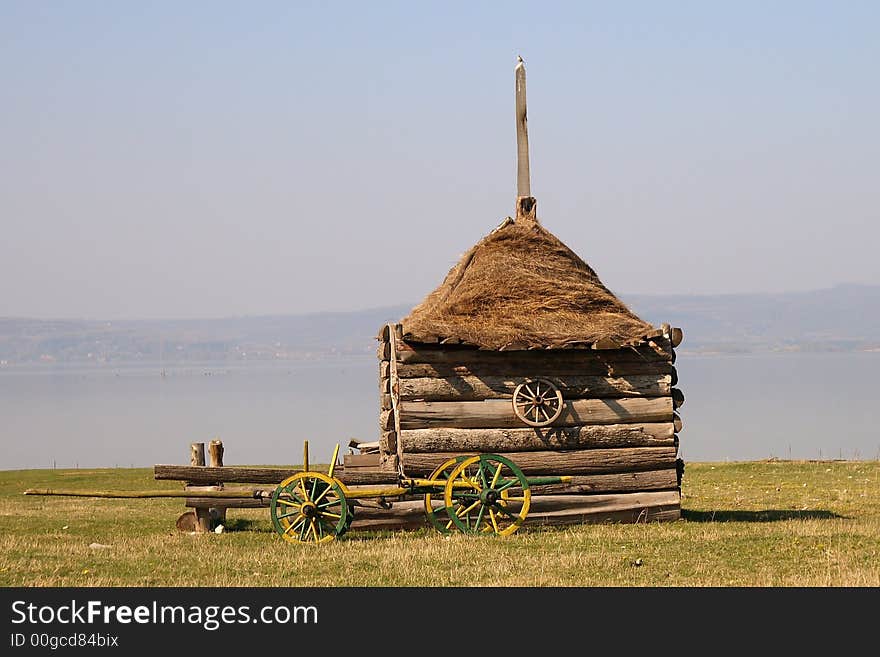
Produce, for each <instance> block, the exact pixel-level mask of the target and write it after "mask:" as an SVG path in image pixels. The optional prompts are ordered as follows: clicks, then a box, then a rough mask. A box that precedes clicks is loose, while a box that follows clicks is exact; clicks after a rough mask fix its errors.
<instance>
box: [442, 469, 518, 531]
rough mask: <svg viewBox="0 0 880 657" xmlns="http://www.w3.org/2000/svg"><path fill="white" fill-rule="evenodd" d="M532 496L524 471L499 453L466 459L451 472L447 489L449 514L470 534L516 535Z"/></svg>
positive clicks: (446, 501)
mask: <svg viewBox="0 0 880 657" xmlns="http://www.w3.org/2000/svg"><path fill="white" fill-rule="evenodd" d="M531 499H532V491H531V490H530V489H529V482H528V480H527V479H526V477H525V475H524V474H523V472H522V470H520V469H519V467H517V466H516V464H514V463H513V462H512V461H511V460H510V459H507V458H504V457H503V456H498V455H497V454H479V455H477V456H472V457H470V458H467V459H465V460H464V461H462V462H461V463H459V464H458V465H457V466H456V467H455V469H454V470H453V471H452V472H451V473H450V474H449V479H447V481H446V487H445V489H444V501H445V503H446V508H447V509H451V511H450V512H449V517H450V519H451V520H452V522H453V523H454V525H455V526H456V527H457V528H458V529H459V530H461V531H462V532H464V533H466V534H496V535H498V536H508V535H510V534H512V533H513V532H515V531H516V530H517V529H519V528H520V527H521V526H522V524H523V522H524V521H525V519H526V516H527V515H528V513H529V506H530V504H531Z"/></svg>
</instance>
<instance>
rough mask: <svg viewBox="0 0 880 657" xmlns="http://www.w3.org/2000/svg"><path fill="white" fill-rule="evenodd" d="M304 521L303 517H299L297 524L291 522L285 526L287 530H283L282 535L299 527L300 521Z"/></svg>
mask: <svg viewBox="0 0 880 657" xmlns="http://www.w3.org/2000/svg"><path fill="white" fill-rule="evenodd" d="M305 519H306V517H305V516H301V517H300V519H299V520H298V521H297V522H291V523H290V524H289V525H288V526H287V529H285V530H284V533H285V534H287V533H289V532H290V531H291V530H293V529H296V528H297V527H298V526H299V525H300V523H302V521H303V520H305Z"/></svg>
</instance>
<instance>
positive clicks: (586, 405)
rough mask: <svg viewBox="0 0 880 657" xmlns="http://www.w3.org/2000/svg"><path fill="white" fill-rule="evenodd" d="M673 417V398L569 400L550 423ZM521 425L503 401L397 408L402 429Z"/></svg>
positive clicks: (566, 424)
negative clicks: (557, 416)
mask: <svg viewBox="0 0 880 657" xmlns="http://www.w3.org/2000/svg"><path fill="white" fill-rule="evenodd" d="M383 413H384V411H383ZM380 416H381V413H380ZM672 418H673V409H672V397H646V398H640V397H632V398H623V399H571V400H566V401H564V408H563V411H562V414H561V415H560V416H559V418H558V419H556V420H555V421H554V422H553V426H556V427H571V426H580V425H584V424H628V423H636V422H638V423H647V422H670V421H671V420H672ZM380 419H381V417H380ZM387 423H388V420H387V419H385V424H386V425H387ZM523 426H525V423H524V422H523V421H522V420H520V419H519V418H518V417H517V416H516V415H515V414H514V412H513V404H512V402H510V401H508V400H503V399H489V400H486V401H473V402H470V401H465V402H415V401H411V402H402V403H401V405H400V428H401V429H429V428H436V427H459V428H467V429H477V428H490V429H498V428H511V429H516V428H521V427H523ZM383 428H386V429H390V428H391V427H388V426H383Z"/></svg>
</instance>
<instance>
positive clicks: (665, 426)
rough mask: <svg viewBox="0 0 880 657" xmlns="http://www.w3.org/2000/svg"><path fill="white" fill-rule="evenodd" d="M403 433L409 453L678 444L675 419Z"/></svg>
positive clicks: (402, 436) (406, 431) (414, 430)
mask: <svg viewBox="0 0 880 657" xmlns="http://www.w3.org/2000/svg"><path fill="white" fill-rule="evenodd" d="M400 433H401V440H402V441H403V451H404V452H408V453H426V452H520V451H542V450H558V449H561V450H571V449H595V448H602V447H606V448H607V447H662V446H674V445H675V433H674V429H673V425H672V422H662V423H660V422H658V423H651V424H643V423H637V424H599V425H587V426H577V427H547V428H542V429H538V428H530V427H523V428H521V429H458V428H442V429H408V430H404V431H401V432H400Z"/></svg>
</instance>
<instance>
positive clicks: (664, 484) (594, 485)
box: [532, 468, 678, 495]
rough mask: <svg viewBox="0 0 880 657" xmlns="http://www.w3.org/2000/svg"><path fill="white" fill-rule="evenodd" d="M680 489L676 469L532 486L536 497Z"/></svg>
mask: <svg viewBox="0 0 880 657" xmlns="http://www.w3.org/2000/svg"><path fill="white" fill-rule="evenodd" d="M676 487H678V472H677V471H676V470H675V468H667V469H666V470H647V471H644V472H614V473H611V474H594V475H573V476H572V478H571V480H570V481H567V482H565V483H562V484H548V485H545V486H532V493H533V494H535V495H553V494H556V495H560V494H563V495H564V494H570V493H624V492H633V491H646V490H671V489H673V488H676Z"/></svg>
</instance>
